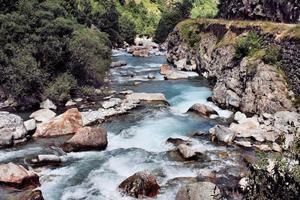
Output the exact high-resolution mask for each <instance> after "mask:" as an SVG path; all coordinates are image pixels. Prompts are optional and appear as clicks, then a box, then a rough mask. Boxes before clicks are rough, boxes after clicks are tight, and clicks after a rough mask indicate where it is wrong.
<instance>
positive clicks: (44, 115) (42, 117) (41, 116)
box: [30, 108, 56, 122]
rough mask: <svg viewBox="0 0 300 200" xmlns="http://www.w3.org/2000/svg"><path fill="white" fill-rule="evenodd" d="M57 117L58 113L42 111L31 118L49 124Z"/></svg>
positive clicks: (36, 112) (33, 114)
mask: <svg viewBox="0 0 300 200" xmlns="http://www.w3.org/2000/svg"><path fill="white" fill-rule="evenodd" d="M55 116H56V113H55V112H53V111H52V110H49V109H46V108H44V109H40V110H38V111H35V112H33V113H32V114H31V115H30V118H33V119H35V120H36V121H38V122H49V121H50V120H51V119H53V118H54V117H55Z"/></svg>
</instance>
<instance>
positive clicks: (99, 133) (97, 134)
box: [62, 127, 108, 152]
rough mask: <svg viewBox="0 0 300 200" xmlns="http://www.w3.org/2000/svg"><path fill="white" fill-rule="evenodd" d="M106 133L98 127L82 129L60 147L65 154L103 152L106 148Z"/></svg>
mask: <svg viewBox="0 0 300 200" xmlns="http://www.w3.org/2000/svg"><path fill="white" fill-rule="evenodd" d="M107 143H108V142H107V132H106V130H105V129H103V128H100V127H95V128H94V127H83V128H80V129H79V130H78V131H77V132H76V133H75V135H74V136H73V137H72V138H71V139H70V140H68V141H67V142H65V143H64V144H63V145H62V148H63V150H64V151H65V152H71V151H74V152H77V151H88V150H104V149H106V147H107Z"/></svg>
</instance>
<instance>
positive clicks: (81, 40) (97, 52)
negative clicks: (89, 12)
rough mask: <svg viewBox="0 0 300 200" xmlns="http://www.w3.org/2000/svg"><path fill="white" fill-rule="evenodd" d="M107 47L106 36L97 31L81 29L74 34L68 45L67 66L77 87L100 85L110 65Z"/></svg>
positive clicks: (109, 54) (108, 48) (109, 52)
mask: <svg viewBox="0 0 300 200" xmlns="http://www.w3.org/2000/svg"><path fill="white" fill-rule="evenodd" d="M109 45H110V42H109V40H108V38H107V35H106V34H105V33H102V32H99V31H97V30H92V29H88V28H82V29H79V30H77V31H75V32H74V35H73V37H72V38H71V39H70V43H69V45H68V49H69V51H70V61H69V63H68V65H69V69H70V71H71V73H72V75H73V76H74V77H75V78H76V79H77V80H78V83H79V85H93V86H95V87H98V86H100V85H101V82H102V80H103V78H104V75H105V73H106V71H107V69H108V66H109V64H110V56H111V49H110V47H109Z"/></svg>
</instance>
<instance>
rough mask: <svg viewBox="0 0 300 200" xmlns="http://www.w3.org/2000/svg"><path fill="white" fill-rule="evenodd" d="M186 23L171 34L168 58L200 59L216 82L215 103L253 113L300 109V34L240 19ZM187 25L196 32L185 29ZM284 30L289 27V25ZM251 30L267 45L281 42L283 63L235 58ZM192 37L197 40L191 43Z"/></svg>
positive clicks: (204, 71) (200, 67)
mask: <svg viewBox="0 0 300 200" xmlns="http://www.w3.org/2000/svg"><path fill="white" fill-rule="evenodd" d="M184 23H185V22H183V23H182V24H183V25H182V24H181V25H179V26H177V27H176V29H175V30H174V31H173V32H172V33H171V34H170V35H169V38H168V40H167V42H168V55H167V58H168V61H169V62H171V63H175V62H176V61H178V60H180V59H184V58H186V59H187V62H189V63H196V64H197V71H198V72H199V73H200V74H203V75H204V76H205V77H207V78H208V79H209V80H211V82H212V85H213V96H212V99H213V101H214V102H215V103H217V104H218V105H220V106H221V107H224V108H229V109H232V110H240V111H242V112H245V113H249V114H250V113H252V114H253V113H264V112H267V113H275V112H277V111H282V110H294V109H295V108H294V100H295V95H294V94H296V96H299V95H300V91H299V87H300V86H299V85H300V80H299V77H300V73H299V69H300V62H299V59H300V54H299V51H300V46H299V45H300V40H298V39H295V38H289V37H284V38H278V37H277V34H279V33H280V32H278V31H277V30H276V31H274V32H266V30H265V29H263V28H261V27H259V26H256V25H254V24H245V23H243V25H242V26H241V25H240V24H238V23H237V22H235V21H224V20H220V21H219V22H218V20H211V21H204V22H203V21H202V22H196V23H193V22H189V24H186V27H184ZM272 25H274V24H272ZM275 25H276V24H275ZM187 27H188V30H189V31H190V32H193V33H192V34H187V30H184V29H185V28H187ZM278 30H281V31H282V32H284V31H285V30H284V28H280V29H278ZM250 31H255V32H256V33H257V34H258V35H260V37H261V38H262V39H263V46H268V45H271V44H272V45H277V46H279V47H280V49H281V55H282V63H281V65H280V68H279V67H278V66H272V65H269V64H265V63H264V62H263V61H262V60H261V59H256V60H255V59H254V60H253V59H252V58H251V59H249V58H247V57H245V58H243V59H241V60H236V59H235V57H234V56H235V48H234V44H235V41H236V39H237V38H239V37H243V36H245V35H246V34H247V33H248V32H250ZM184 34H186V35H184ZM279 35H280V34H279ZM191 38H192V39H191ZM195 38H197V39H198V41H195ZM187 40H191V41H193V42H195V43H194V44H193V45H192V46H191V44H190V41H187ZM282 71H284V73H282ZM291 90H293V92H291Z"/></svg>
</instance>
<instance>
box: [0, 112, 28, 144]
mask: <svg viewBox="0 0 300 200" xmlns="http://www.w3.org/2000/svg"><path fill="white" fill-rule="evenodd" d="M26 136H27V130H26V128H25V126H24V123H23V120H22V118H21V117H19V116H17V115H14V114H10V113H8V112H0V148H1V147H6V146H12V145H14V144H17V143H20V142H24V141H26Z"/></svg>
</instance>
